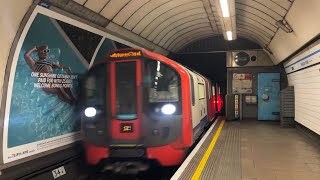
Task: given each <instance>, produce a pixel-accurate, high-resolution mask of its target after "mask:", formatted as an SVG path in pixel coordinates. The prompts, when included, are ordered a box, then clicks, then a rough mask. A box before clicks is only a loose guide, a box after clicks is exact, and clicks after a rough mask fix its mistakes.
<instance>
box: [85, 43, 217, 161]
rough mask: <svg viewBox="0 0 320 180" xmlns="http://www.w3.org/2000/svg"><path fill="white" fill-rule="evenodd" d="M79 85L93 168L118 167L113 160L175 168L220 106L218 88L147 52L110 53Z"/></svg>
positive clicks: (88, 151) (175, 64)
mask: <svg viewBox="0 0 320 180" xmlns="http://www.w3.org/2000/svg"><path fill="white" fill-rule="evenodd" d="M81 84H82V85H81V100H80V108H81V112H82V113H81V119H82V135H83V143H84V147H85V152H86V159H87V162H88V163H89V164H91V165H97V164H99V163H102V162H104V161H108V162H109V164H112V163H113V164H116V163H115V161H112V160H113V159H117V164H118V165H120V164H121V163H120V164H119V159H123V162H126V163H128V161H130V164H131V165H134V166H137V167H138V166H140V165H141V167H145V166H144V165H145V164H146V162H147V161H155V162H157V163H158V164H160V165H162V166H174V165H179V164H181V163H182V162H183V160H184V158H185V156H186V152H187V150H188V148H190V147H191V146H192V145H193V143H194V142H195V141H196V139H197V138H198V137H199V136H200V134H201V133H202V132H203V130H204V129H205V127H207V126H208V125H209V123H210V122H212V121H213V119H214V118H215V116H216V114H218V113H219V112H220V111H221V108H222V106H223V102H222V98H221V95H220V94H221V93H220V88H219V86H218V85H217V84H214V83H212V82H211V81H210V80H209V79H207V78H205V77H204V76H202V75H200V74H198V73H196V72H194V71H191V70H189V69H187V68H186V67H183V66H182V65H180V64H178V63H177V62H175V61H173V60H170V59H168V58H166V57H164V56H162V55H159V54H156V53H153V52H150V51H147V50H145V49H133V48H128V49H119V50H116V51H112V52H110V53H109V54H108V56H107V58H105V59H103V60H101V61H100V62H98V63H96V64H94V65H93V66H92V68H91V69H90V70H89V72H88V74H87V75H86V76H85V78H84V79H83V81H82V83H81ZM110 167H112V166H110Z"/></svg>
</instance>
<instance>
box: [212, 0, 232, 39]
mask: <svg viewBox="0 0 320 180" xmlns="http://www.w3.org/2000/svg"><path fill="white" fill-rule="evenodd" d="M214 2H215V7H216V9H217V13H218V15H219V20H220V24H221V28H222V33H223V37H224V39H225V40H228V41H231V40H235V39H237V34H236V31H237V30H236V8H235V0H214Z"/></svg>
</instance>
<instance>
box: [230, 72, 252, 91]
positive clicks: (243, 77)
mask: <svg viewBox="0 0 320 180" xmlns="http://www.w3.org/2000/svg"><path fill="white" fill-rule="evenodd" d="M232 93H233V94H251V93H252V74H249V73H233V79H232Z"/></svg>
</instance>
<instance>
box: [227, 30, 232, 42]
mask: <svg viewBox="0 0 320 180" xmlns="http://www.w3.org/2000/svg"><path fill="white" fill-rule="evenodd" d="M227 39H228V41H231V40H232V32H231V31H227Z"/></svg>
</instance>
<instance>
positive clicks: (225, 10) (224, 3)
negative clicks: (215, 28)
mask: <svg viewBox="0 0 320 180" xmlns="http://www.w3.org/2000/svg"><path fill="white" fill-rule="evenodd" d="M220 6H221V10H222V16H223V17H230V12H229V4H228V0H220Z"/></svg>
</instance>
